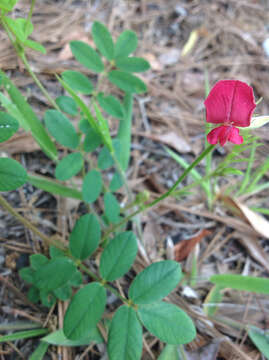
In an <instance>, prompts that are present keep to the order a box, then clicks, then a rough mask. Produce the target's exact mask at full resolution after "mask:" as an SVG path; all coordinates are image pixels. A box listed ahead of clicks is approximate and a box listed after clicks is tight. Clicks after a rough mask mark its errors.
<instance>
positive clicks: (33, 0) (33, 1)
mask: <svg viewBox="0 0 269 360" xmlns="http://www.w3.org/2000/svg"><path fill="white" fill-rule="evenodd" d="M35 3H36V0H32V3H31V8H30V11H29V13H28V16H27V22H28V23H29V22H30V21H31V19H32V15H33V11H34V7H35Z"/></svg>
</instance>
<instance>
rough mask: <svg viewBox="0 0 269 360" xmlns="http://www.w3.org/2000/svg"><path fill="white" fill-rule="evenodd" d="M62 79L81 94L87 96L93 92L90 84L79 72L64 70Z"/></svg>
mask: <svg viewBox="0 0 269 360" xmlns="http://www.w3.org/2000/svg"><path fill="white" fill-rule="evenodd" d="M62 78H63V79H64V81H65V82H66V83H67V84H68V85H69V86H70V87H71V88H72V89H73V90H75V91H78V92H80V93H82V94H86V95H89V94H91V93H92V91H93V84H92V82H91V81H90V80H89V79H88V78H87V77H86V76H85V75H83V74H82V73H81V72H79V71H72V70H66V71H64V72H63V73H62Z"/></svg>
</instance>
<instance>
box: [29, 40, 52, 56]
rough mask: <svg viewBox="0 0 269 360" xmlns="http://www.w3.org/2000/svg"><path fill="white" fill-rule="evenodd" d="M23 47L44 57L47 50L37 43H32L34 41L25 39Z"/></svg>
mask: <svg viewBox="0 0 269 360" xmlns="http://www.w3.org/2000/svg"><path fill="white" fill-rule="evenodd" d="M24 45H25V46H27V47H29V48H31V49H33V50H35V51H38V52H41V53H42V54H44V55H45V54H46V52H47V50H46V49H45V48H44V46H43V45H41V44H40V43H39V42H37V41H34V40H30V39H27V40H26V41H25V42H24Z"/></svg>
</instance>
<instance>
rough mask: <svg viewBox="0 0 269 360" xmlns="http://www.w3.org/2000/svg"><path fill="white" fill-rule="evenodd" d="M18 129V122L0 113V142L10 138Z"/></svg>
mask: <svg viewBox="0 0 269 360" xmlns="http://www.w3.org/2000/svg"><path fill="white" fill-rule="evenodd" d="M18 128H19V123H18V121H17V120H16V119H15V118H14V117H12V116H10V115H9V114H7V113H5V112H0V142H4V141H6V140H8V139H9V138H11V136H12V135H14V134H15V132H16V131H17V130H18Z"/></svg>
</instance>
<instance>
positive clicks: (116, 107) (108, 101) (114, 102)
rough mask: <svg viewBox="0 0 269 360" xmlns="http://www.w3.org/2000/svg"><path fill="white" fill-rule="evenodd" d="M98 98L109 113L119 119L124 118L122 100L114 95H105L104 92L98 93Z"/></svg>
mask: <svg viewBox="0 0 269 360" xmlns="http://www.w3.org/2000/svg"><path fill="white" fill-rule="evenodd" d="M97 100H98V103H99V105H100V106H101V108H102V109H104V110H105V111H106V112H107V113H108V114H109V115H111V116H114V117H115V118H118V119H124V117H125V111H124V108H123V106H122V105H121V103H120V101H119V100H118V99H117V98H115V96H113V95H109V96H104V94H103V93H99V94H98V95H97Z"/></svg>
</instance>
